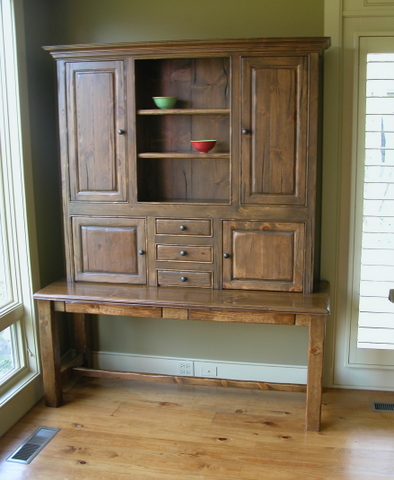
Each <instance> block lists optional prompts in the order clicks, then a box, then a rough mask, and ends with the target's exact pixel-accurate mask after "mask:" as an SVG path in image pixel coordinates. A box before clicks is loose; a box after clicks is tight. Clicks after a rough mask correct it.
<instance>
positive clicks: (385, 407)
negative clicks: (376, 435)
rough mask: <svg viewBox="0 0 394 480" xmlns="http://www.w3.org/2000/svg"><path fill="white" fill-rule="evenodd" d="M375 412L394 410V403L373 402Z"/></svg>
mask: <svg viewBox="0 0 394 480" xmlns="http://www.w3.org/2000/svg"><path fill="white" fill-rule="evenodd" d="M371 405H372V410H373V411H374V412H394V403H384V402H372V404H371Z"/></svg>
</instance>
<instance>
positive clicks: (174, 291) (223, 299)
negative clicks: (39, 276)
mask: <svg viewBox="0 0 394 480" xmlns="http://www.w3.org/2000/svg"><path fill="white" fill-rule="evenodd" d="M34 298H35V299H36V300H50V301H62V300H63V301H68V302H75V303H79V302H81V303H84V302H86V301H87V302H91V303H102V304H106V303H116V304H117V305H136V306H157V307H173V308H175V307H181V308H185V307H186V306H187V307H188V308H202V309H205V308H207V309H209V308H218V309H220V310H245V311H247V310H253V311H258V312H274V313H292V314H304V313H306V314H308V315H328V314H329V313H330V293H329V284H328V283H327V282H321V283H320V284H319V285H316V289H315V293H312V294H308V295H304V294H302V293H288V292H263V291H261V292H258V291H248V290H242V291H240V290H205V289H198V288H188V289H183V288H177V287H174V288H171V287H168V288H160V287H145V286H142V285H110V284H98V283H89V282H79V283H74V282H67V281H66V280H59V281H57V282H54V283H52V284H50V285H48V286H46V287H44V288H43V289H41V290H40V291H38V292H36V293H35V294H34ZM90 313H92V312H90Z"/></svg>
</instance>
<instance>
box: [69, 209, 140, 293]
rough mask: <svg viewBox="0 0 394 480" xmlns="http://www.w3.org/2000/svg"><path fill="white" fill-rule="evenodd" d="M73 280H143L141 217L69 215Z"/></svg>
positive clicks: (138, 281) (133, 281) (112, 281)
mask: <svg viewBox="0 0 394 480" xmlns="http://www.w3.org/2000/svg"><path fill="white" fill-rule="evenodd" d="M72 229H73V248H74V272H75V280H76V281H89V282H110V283H136V284H146V255H145V251H146V238H145V237H146V236H145V219H143V218H98V217H74V218H72Z"/></svg>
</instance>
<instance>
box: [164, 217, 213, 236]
mask: <svg viewBox="0 0 394 480" xmlns="http://www.w3.org/2000/svg"><path fill="white" fill-rule="evenodd" d="M156 234H158V235H198V236H200V235H201V236H205V237H210V236H212V222H211V220H204V219H201V220H190V219H183V220H182V219H178V218H157V219H156Z"/></svg>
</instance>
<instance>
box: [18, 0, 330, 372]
mask: <svg viewBox="0 0 394 480" xmlns="http://www.w3.org/2000/svg"><path fill="white" fill-rule="evenodd" d="M24 3H25V9H26V13H25V15H26V24H27V29H26V30H27V37H28V40H27V44H28V50H29V51H30V53H31V60H30V74H31V81H30V79H29V82H30V83H31V85H30V91H31V94H32V95H33V97H32V100H31V108H32V111H31V122H32V129H33V132H34V140H33V141H34V142H35V144H34V146H35V148H34V158H33V162H34V165H33V167H34V170H35V195H36V208H37V218H38V221H37V224H38V230H39V234H38V235H39V238H38V244H39V246H41V248H40V266H41V270H42V274H41V278H42V281H43V283H46V281H47V280H48V281H52V280H53V279H54V278H52V277H54V275H55V274H57V273H58V271H59V269H60V270H61V269H62V268H63V264H62V258H61V253H60V251H59V247H61V227H60V222H59V219H60V204H59V198H58V191H59V190H58V188H57V185H58V170H57V168H58V167H57V161H55V157H56V143H55V138H56V133H55V106H54V103H53V99H54V98H55V88H54V85H53V75H52V73H51V72H52V71H53V68H54V66H53V62H52V60H51V59H50V56H49V55H48V54H47V53H45V52H43V51H42V50H41V49H40V46H41V45H51V44H71V43H108V42H127V41H149V40H179V39H203V38H243V37H244V38H246V37H270V36H271V37H280V36H283V37H290V36H299V37H302V36H323V27H324V25H323V20H324V19H323V13H324V0H298V1H295V0H280V1H276V2H273V1H272V0H242V1H240V0H111V1H108V0H37V2H36V0H35V1H34V2H32V1H31V0H25V2H24ZM38 6H39V7H41V10H40V8H37V7H38ZM29 20H31V22H29ZM48 220H49V222H48ZM48 230H49V231H48ZM108 320H110V321H108ZM257 329H258V330H257ZM96 331H97V332H98V333H99V335H98V336H97V338H98V337H99V338H100V342H99V343H98V342H96V348H99V349H100V350H105V351H119V352H128V353H139V354H147V355H160V356H170V357H190V358H206V359H217V360H228V361H248V362H256V363H282V362H283V363H289V364H306V346H307V330H306V329H304V328H298V329H294V328H291V327H272V326H263V327H262V326H256V325H242V324H232V325H225V324H215V323H210V322H190V321H187V322H179V321H172V320H158V319H151V320H150V319H144V320H143V319H124V318H110V319H103V318H102V319H99V321H98V328H97V330H96ZM283 352H287V356H286V358H283Z"/></svg>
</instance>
